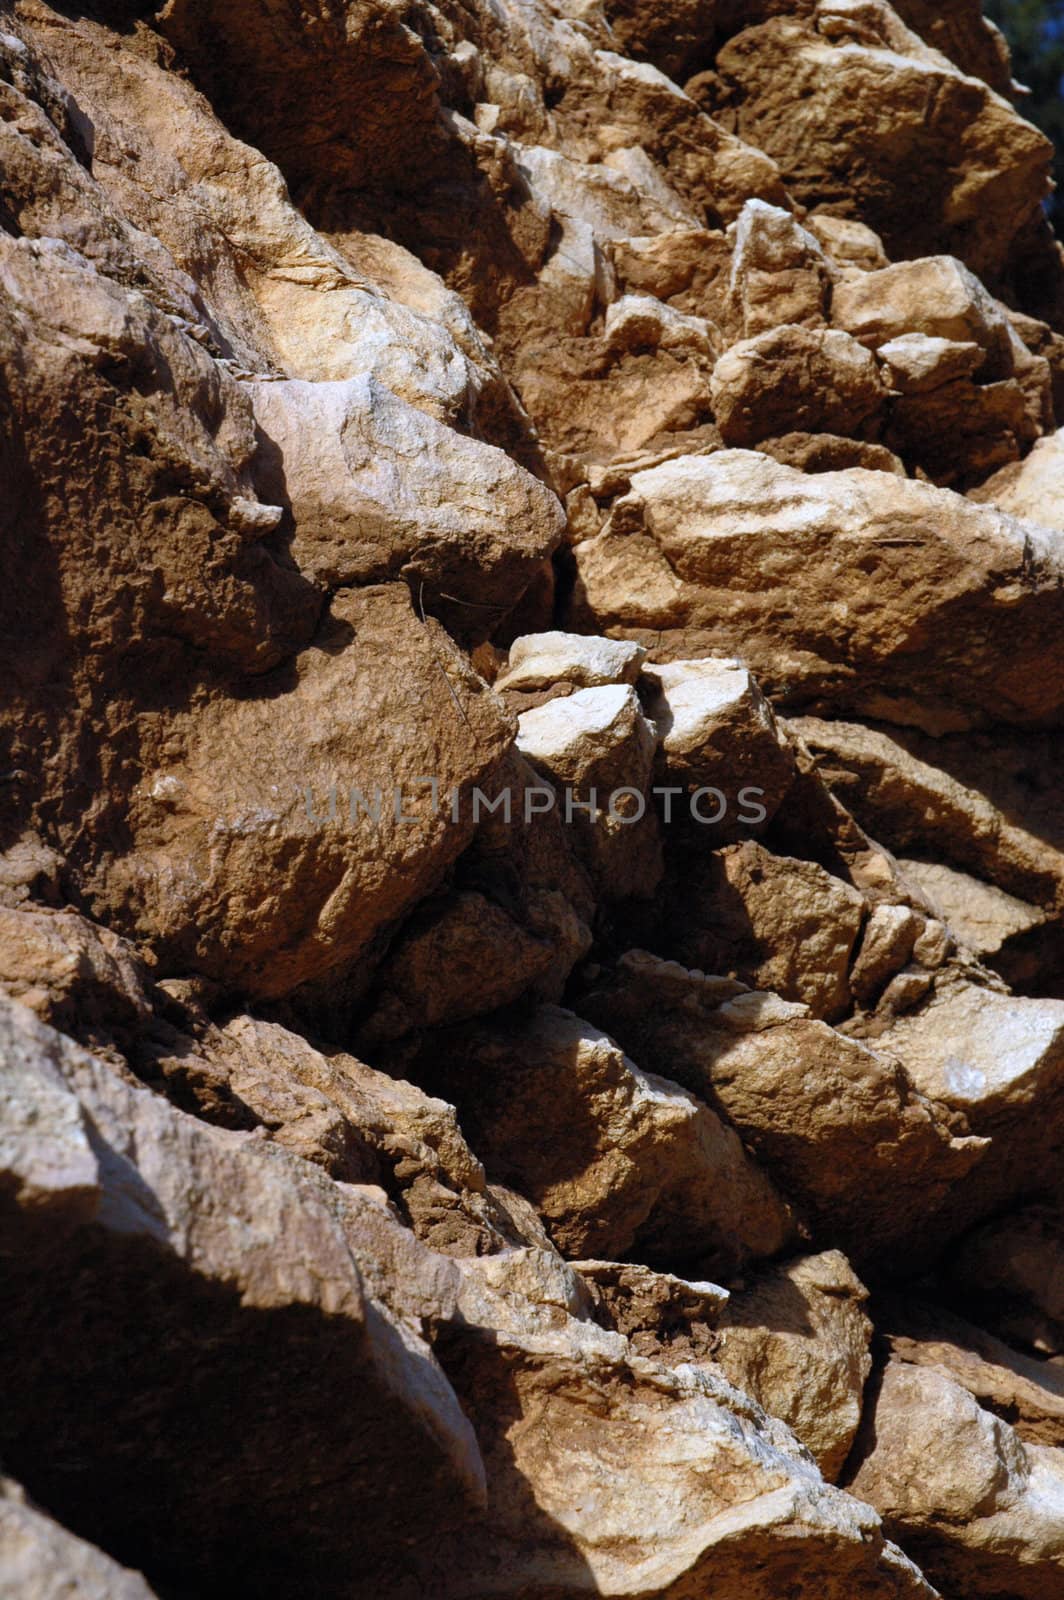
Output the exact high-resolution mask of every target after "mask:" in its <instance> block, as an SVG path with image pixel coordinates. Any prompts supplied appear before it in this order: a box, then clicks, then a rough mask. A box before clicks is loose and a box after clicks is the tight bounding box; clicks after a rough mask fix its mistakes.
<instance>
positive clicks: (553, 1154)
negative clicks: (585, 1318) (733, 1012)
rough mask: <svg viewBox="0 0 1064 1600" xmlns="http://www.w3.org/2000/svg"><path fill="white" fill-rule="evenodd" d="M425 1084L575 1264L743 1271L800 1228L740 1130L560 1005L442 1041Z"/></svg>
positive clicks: (428, 1063) (426, 1068)
mask: <svg viewBox="0 0 1064 1600" xmlns="http://www.w3.org/2000/svg"><path fill="white" fill-rule="evenodd" d="M419 1070H420V1072H421V1073H422V1075H423V1078H424V1081H425V1082H426V1084H427V1085H430V1086H431V1087H432V1088H433V1089H434V1090H436V1091H438V1092H442V1093H444V1094H446V1095H447V1096H448V1097H449V1098H453V1100H454V1103H455V1104H456V1105H457V1107H458V1114H459V1117H460V1119H461V1122H462V1127H463V1129H464V1130H465V1132H466V1134H467V1136H468V1137H469V1138H470V1139H471V1140H472V1142H473V1145H474V1146H475V1148H476V1149H477V1150H478V1151H480V1152H481V1153H482V1158H483V1160H484V1162H485V1164H486V1168H487V1172H488V1175H489V1177H491V1178H493V1179H495V1180H498V1181H500V1182H503V1183H506V1184H508V1185H510V1186H512V1187H513V1188H516V1189H517V1190H519V1191H521V1192H523V1193H525V1194H527V1195H528V1196H529V1198H530V1199H531V1200H533V1201H534V1203H535V1205H536V1207H537V1209H538V1210H539V1212H540V1215H541V1216H542V1217H543V1219H544V1221H545V1223H546V1224H547V1226H548V1228H549V1229H550V1233H551V1237H552V1238H553V1240H554V1242H555V1244H556V1245H557V1246H558V1248H559V1249H561V1250H562V1251H563V1252H564V1253H565V1254H566V1255H569V1256H573V1257H582V1256H595V1257H607V1256H623V1255H626V1254H629V1253H631V1252H632V1251H633V1249H634V1250H637V1251H638V1253H640V1254H644V1255H647V1256H652V1257H653V1256H657V1257H660V1258H663V1259H667V1260H669V1261H678V1260H680V1261H688V1262H692V1263H694V1262H698V1263H704V1264H705V1270H709V1271H717V1270H720V1269H721V1268H722V1267H727V1268H730V1267H731V1266H732V1265H734V1263H735V1262H737V1261H740V1260H743V1259H745V1258H746V1257H747V1256H749V1255H755V1256H764V1255H772V1254H774V1253H775V1252H776V1251H777V1250H779V1249H781V1248H782V1247H783V1246H784V1244H785V1243H786V1242H787V1240H788V1238H789V1237H790V1236H791V1222H790V1218H789V1216H788V1213H787V1209H786V1207H785V1206H784V1205H783V1204H782V1203H781V1201H780V1199H779V1197H778V1195H777V1194H776V1192H775V1190H774V1189H773V1187H772V1185H771V1184H770V1183H769V1182H768V1180H767V1179H766V1178H765V1176H764V1174H763V1173H762V1172H761V1171H759V1169H758V1168H757V1167H756V1166H755V1165H754V1164H753V1163H752V1162H751V1161H750V1159H749V1157H748V1156H747V1154H746V1152H745V1151H744V1150H743V1147H742V1145H741V1144H740V1142H739V1140H738V1139H737V1138H736V1136H735V1134H734V1133H733V1132H732V1130H731V1129H729V1128H727V1127H725V1126H724V1124H722V1122H721V1121H720V1119H719V1118H718V1117H717V1116H715V1115H714V1113H713V1112H712V1111H710V1110H709V1108H708V1106H706V1105H703V1104H702V1103H701V1102H700V1101H699V1100H697V1099H696V1098H695V1096H694V1095H692V1094H690V1093H688V1092H687V1091H686V1090H684V1089H681V1088H679V1087H678V1085H677V1084H675V1083H672V1082H669V1081H667V1080H666V1079H664V1078H662V1077H658V1076H656V1075H655V1074H654V1073H646V1072H644V1071H642V1070H641V1069H640V1068H639V1067H638V1066H636V1064H635V1063H634V1062H633V1061H631V1060H629V1059H628V1058H627V1057H626V1056H625V1055H624V1054H623V1052H622V1051H621V1050H620V1049H619V1048H618V1046H617V1045H616V1044H614V1043H613V1041H612V1040H611V1039H609V1038H608V1037H607V1036H606V1035H605V1034H603V1033H600V1032H599V1030H598V1029H597V1028H594V1027H592V1026H590V1024H588V1023H586V1022H584V1021H582V1020H581V1018H579V1017H577V1016H574V1015H573V1014H572V1013H571V1012H569V1011H565V1010H562V1009H561V1008H560V1007H556V1006H542V1007H539V1008H538V1009H537V1010H536V1011H534V1012H533V1013H532V1015H531V1016H530V1017H529V1018H528V1019H527V1020H526V1021H518V1020H517V1019H510V1020H509V1022H508V1023H507V1021H506V1019H502V1020H497V1021H494V1022H492V1023H487V1022H482V1023H477V1024H473V1025H470V1026H467V1027H465V1028H462V1029H456V1030H453V1031H451V1032H449V1033H448V1034H447V1035H445V1036H437V1039H436V1040H435V1042H434V1043H433V1045H432V1046H431V1047H430V1049H428V1050H427V1051H426V1052H425V1054H424V1057H423V1061H422V1063H421V1066H420V1069H419Z"/></svg>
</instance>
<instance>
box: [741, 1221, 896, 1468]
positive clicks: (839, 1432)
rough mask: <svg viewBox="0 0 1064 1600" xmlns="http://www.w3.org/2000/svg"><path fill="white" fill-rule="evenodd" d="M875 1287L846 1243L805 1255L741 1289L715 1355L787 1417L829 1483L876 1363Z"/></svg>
mask: <svg viewBox="0 0 1064 1600" xmlns="http://www.w3.org/2000/svg"><path fill="white" fill-rule="evenodd" d="M867 1298H868V1295H867V1291H866V1290H865V1288H864V1286H863V1285H862V1284H861V1283H860V1281H859V1280H858V1279H857V1278H856V1277H855V1275H854V1273H853V1271H852V1269H851V1267H850V1266H849V1263H848V1262H847V1260H846V1257H845V1256H844V1255H842V1254H841V1252H840V1251H838V1250H828V1251H825V1252H824V1253H823V1254H822V1255H819V1256H802V1257H800V1258H799V1259H798V1260H797V1261H793V1262H789V1263H787V1264H785V1265H784V1266H781V1267H776V1268H774V1269H773V1270H771V1271H770V1272H768V1273H766V1274H765V1275H764V1276H759V1277H758V1278H757V1279H756V1280H755V1282H753V1283H752V1284H750V1285H749V1286H748V1287H747V1288H745V1289H743V1290H741V1291H737V1292H735V1293H733V1294H732V1295H731V1297H730V1299H729V1301H728V1304H727V1305H726V1306H725V1307H724V1309H723V1311H722V1313H721V1316H720V1329H721V1336H720V1343H719V1345H718V1347H717V1349H716V1351H715V1354H714V1359H715V1360H716V1362H717V1364H718V1366H719V1367H720V1368H721V1370H722V1371H723V1372H724V1373H725V1375H726V1376H727V1377H729V1378H730V1379H731V1381H732V1382H733V1383H734V1384H736V1385H737V1386H738V1387H739V1388H740V1389H744V1390H745V1391H746V1392H747V1393H748V1394H751V1395H753V1397H754V1399H755V1400H757V1401H758V1402H759V1403H760V1404H761V1405H763V1406H764V1408H765V1410H766V1411H771V1413H772V1414H773V1416H776V1417H780V1418H782V1420H783V1421H784V1422H786V1423H787V1426H788V1427H789V1428H791V1429H793V1431H794V1434H795V1437H796V1438H798V1439H800V1440H801V1442H802V1444H804V1445H805V1447H806V1449H807V1450H809V1451H810V1452H811V1453H812V1455H813V1457H814V1459H815V1460H816V1464H817V1466H818V1467H819V1468H820V1470H821V1472H822V1473H823V1474H824V1476H825V1478H827V1479H828V1481H829V1482H830V1483H836V1482H837V1481H838V1478H839V1474H840V1473H841V1471H842V1468H843V1466H844V1465H845V1463H846V1458H847V1456H848V1455H849V1453H850V1446H851V1445H852V1444H853V1440H854V1435H855V1434H856V1432H857V1425H858V1423H859V1422H860V1420H861V1402H862V1396H863V1393H864V1386H865V1382H866V1380H867V1378H868V1374H869V1373H870V1372H871V1370H872V1357H871V1355H870V1354H869V1348H868V1346H869V1340H870V1339H871V1336H872V1324H871V1322H870V1321H869V1319H868V1317H867V1316H866V1315H865V1311H864V1304H865V1301H866V1300H867Z"/></svg>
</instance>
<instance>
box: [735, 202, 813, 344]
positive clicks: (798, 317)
mask: <svg viewBox="0 0 1064 1600" xmlns="http://www.w3.org/2000/svg"><path fill="white" fill-rule="evenodd" d="M734 235H735V237H734V244H733V250H732V265H731V283H730V289H731V295H732V299H733V301H735V302H736V304H737V311H738V316H739V328H740V333H741V337H742V338H743V339H753V338H756V337H757V335H758V334H762V333H767V332H768V331H769V330H770V329H772V328H778V327H779V326H780V325H781V324H784V323H786V324H789V325H792V326H800V327H806V328H822V327H823V326H824V324H825V322H826V316H825V311H826V308H827V304H828V299H829V296H830V293H831V282H832V276H833V274H832V270H831V265H830V263H829V261H828V258H827V256H826V255H825V253H824V249H823V247H822V245H821V244H820V242H819V241H818V239H817V238H816V237H815V236H814V235H813V234H812V233H810V232H808V231H807V230H806V229H805V228H803V227H801V226H800V225H799V224H798V223H797V222H796V221H795V219H794V217H793V216H792V215H791V214H790V212H789V211H784V210H783V209H782V208H781V207H779V206H770V205H766V204H765V202H764V201H763V200H748V201H747V203H746V205H745V206H744V207H743V210H742V213H741V215H740V217H739V220H738V222H737V223H736V224H735V228H734ZM800 348H801V347H800V346H798V345H797V342H796V341H792V349H793V354H794V357H795V358H798V357H799V350H800ZM816 348H817V346H816V345H814V344H812V343H810V344H809V346H808V349H809V350H810V351H812V350H815V349H816ZM766 357H767V359H772V357H771V356H770V355H768V353H767V352H766ZM777 359H778V358H777Z"/></svg>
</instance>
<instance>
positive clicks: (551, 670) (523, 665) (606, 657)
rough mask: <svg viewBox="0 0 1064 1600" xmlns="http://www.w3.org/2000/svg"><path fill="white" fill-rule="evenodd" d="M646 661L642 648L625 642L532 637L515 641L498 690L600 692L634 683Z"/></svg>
mask: <svg viewBox="0 0 1064 1600" xmlns="http://www.w3.org/2000/svg"><path fill="white" fill-rule="evenodd" d="M645 659H646V651H645V650H644V649H643V647H642V645H638V644H630V643H629V642H628V641H627V640H624V639H589V638H586V637H585V636H584V635H582V634H579V633H531V634H528V635H527V636H526V637H525V638H523V639H515V640H514V642H513V644H512V645H511V646H510V659H509V663H508V665H507V666H506V667H505V668H504V669H503V671H502V672H501V673H500V674H499V676H498V677H497V678H496V680H495V688H496V689H498V690H499V691H500V692H501V691H502V690H504V689H523V690H528V689H549V688H550V687H551V685H552V684H555V683H571V684H574V685H575V686H576V687H577V688H578V689H600V688H604V687H605V686H606V685H607V684H611V683H634V682H635V680H636V678H637V677H638V676H639V669H640V667H641V666H642V664H643V662H644V661H645Z"/></svg>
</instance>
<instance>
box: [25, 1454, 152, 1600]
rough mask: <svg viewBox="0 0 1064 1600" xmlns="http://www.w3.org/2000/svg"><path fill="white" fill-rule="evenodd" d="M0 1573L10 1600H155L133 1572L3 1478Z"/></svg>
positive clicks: (141, 1580)
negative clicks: (35, 1503)
mask: <svg viewBox="0 0 1064 1600" xmlns="http://www.w3.org/2000/svg"><path fill="white" fill-rule="evenodd" d="M0 1573H3V1577H4V1592H5V1594H6V1595H7V1596H8V1597H9V1600H53V1597H55V1596H58V1595H62V1596H64V1600H154V1596H153V1593H152V1590H151V1589H149V1588H148V1585H147V1584H146V1583H145V1582H144V1579H143V1578H142V1577H141V1575H140V1573H139V1572H130V1571H129V1570H128V1569H127V1568H125V1567H120V1566H119V1565H118V1564H117V1562H115V1561H112V1560H111V1558H110V1557H109V1556H105V1555H104V1554H103V1552H102V1550H97V1549H95V1548H94V1546H92V1545H91V1544H86V1543H85V1541H84V1539H79V1538H77V1537H76V1536H75V1535H74V1534H72V1533H68V1532H67V1530H66V1529H65V1528H61V1527H60V1526H59V1524H58V1522H54V1521H53V1520H52V1518H51V1517H49V1516H46V1515H45V1513H44V1512H43V1511H39V1510H38V1509H37V1508H36V1507H35V1506H32V1505H30V1504H29V1503H28V1502H27V1501H26V1498H25V1496H24V1495H23V1494H22V1493H21V1491H20V1490H19V1488H18V1485H17V1484H15V1483H12V1481H11V1479H9V1478H8V1479H4V1480H0Z"/></svg>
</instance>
